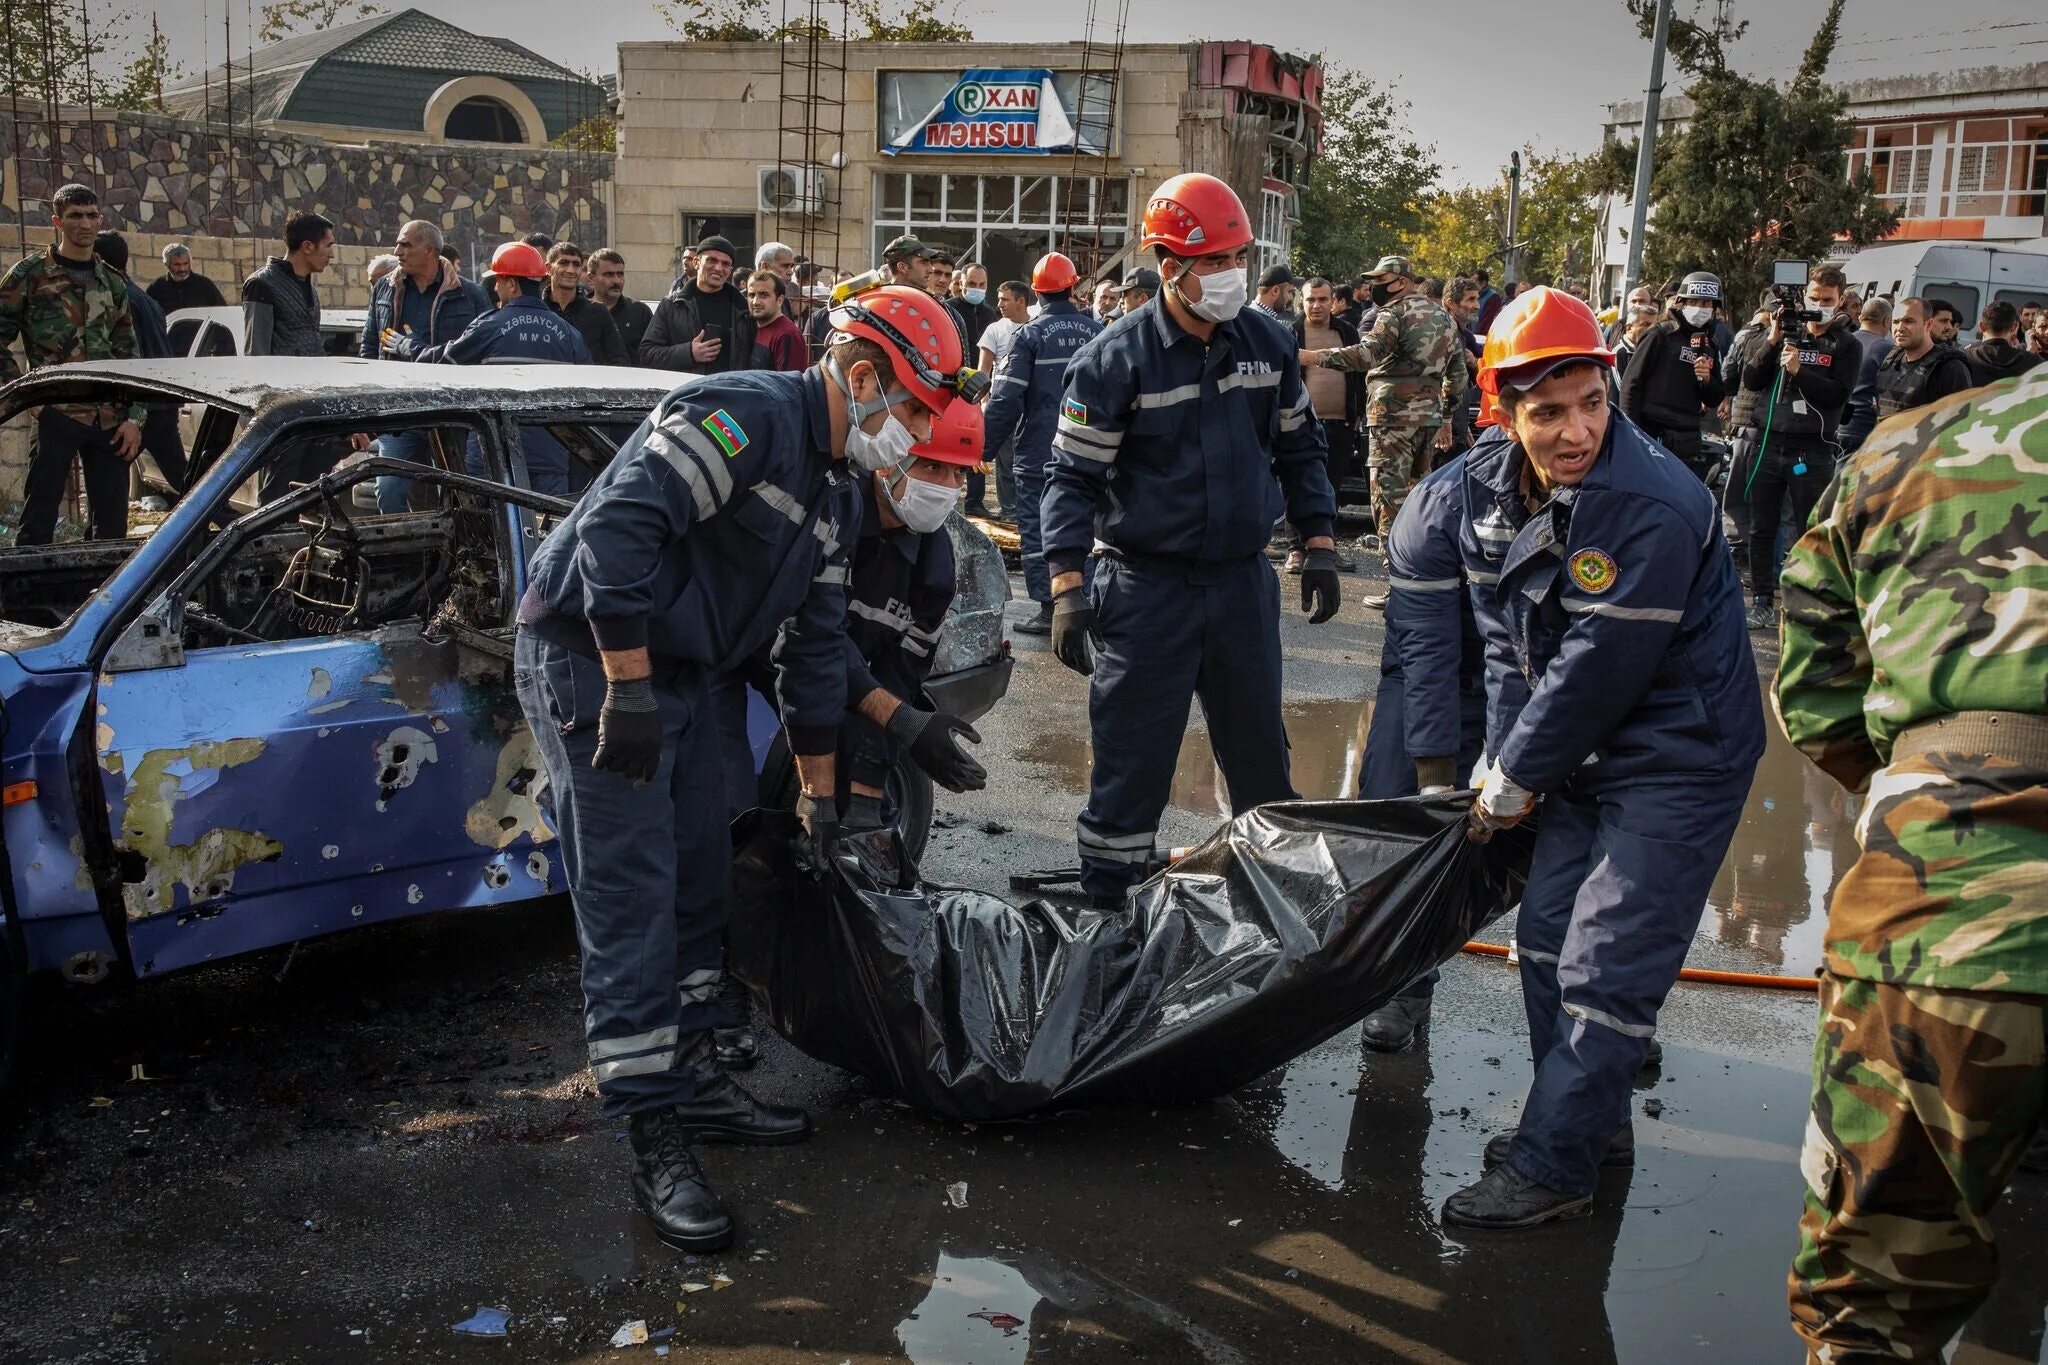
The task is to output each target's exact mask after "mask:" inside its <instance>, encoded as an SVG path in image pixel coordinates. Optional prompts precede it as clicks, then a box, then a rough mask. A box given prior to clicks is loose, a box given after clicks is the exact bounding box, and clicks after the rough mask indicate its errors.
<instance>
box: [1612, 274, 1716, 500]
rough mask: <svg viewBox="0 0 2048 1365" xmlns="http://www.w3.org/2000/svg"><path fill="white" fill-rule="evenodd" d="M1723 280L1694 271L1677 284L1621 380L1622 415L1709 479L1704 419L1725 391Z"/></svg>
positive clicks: (1640, 343) (1696, 472)
mask: <svg viewBox="0 0 2048 1365" xmlns="http://www.w3.org/2000/svg"><path fill="white" fill-rule="evenodd" d="M1720 301H1721V281H1720V280H1719V278H1717V277H1716V276H1713V275H1710V274H1708V273H1707V272H1706V271H1704V270H1695V271H1694V272H1693V273H1692V274H1690V275H1687V276H1686V277H1685V279H1683V280H1682V281H1680V282H1679V286H1678V297H1677V298H1676V299H1675V300H1673V306H1672V308H1671V310H1670V312H1669V313H1668V314H1667V315H1666V316H1665V317H1664V319H1663V320H1662V321H1661V322H1659V323H1657V325H1656V326H1654V327H1652V328H1650V330H1649V331H1647V332H1645V333H1643V335H1642V338H1641V339H1640V340H1639V341H1637V342H1636V346H1635V354H1634V355H1633V356H1632V357H1630V359H1629V363H1628V371H1627V373H1625V374H1623V375H1622V377H1621V410H1622V411H1623V412H1624V413H1626V414H1627V415H1628V418H1629V420H1630V421H1632V422H1634V423H1635V424H1636V425H1637V426H1639V427H1641V428H1642V429H1643V430H1644V431H1647V432H1648V433H1649V434H1650V435H1651V437H1652V438H1654V439H1655V440H1656V441H1657V442H1658V443H1659V444H1661V445H1662V446H1663V447H1664V448H1665V449H1666V450H1668V451H1670V452H1671V453H1672V454H1673V455H1676V456H1677V457H1678V458H1679V459H1680V461H1682V462H1683V463H1684V465H1685V467H1686V468H1687V469H1690V470H1691V471H1692V472H1693V473H1695V474H1697V475H1699V476H1700V478H1701V479H1705V478H1706V476H1707V469H1708V462H1707V457H1706V452H1705V448H1704V447H1703V446H1702V444H1701V442H1700V417H1701V415H1702V414H1704V413H1706V412H1710V411H1712V410H1713V409H1714V408H1716V407H1718V406H1720V403H1721V399H1722V398H1723V397H1724V396H1725V394H1726V390H1725V389H1723V388H1722V386H1721V375H1720V373H1719V370H1718V367H1717V366H1716V365H1715V363H1714V360H1715V357H1716V355H1717V354H1718V352H1717V350H1716V349H1715V346H1714V306H1715V305H1716V304H1718V303H1719V302H1720Z"/></svg>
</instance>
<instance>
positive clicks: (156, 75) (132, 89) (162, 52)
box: [101, 28, 185, 111]
mask: <svg viewBox="0 0 2048 1365" xmlns="http://www.w3.org/2000/svg"><path fill="white" fill-rule="evenodd" d="M184 74H185V67H184V64H183V63H182V62H174V61H172V60H171V39H170V35H169V34H167V33H165V32H164V31H163V30H162V29H161V28H159V29H157V30H156V31H155V32H154V33H152V34H151V36H150V39H149V41H148V42H146V43H144V44H143V45H142V51H141V53H140V54H139V55H137V56H136V58H135V59H134V60H133V61H131V62H129V63H128V66H127V69H126V70H124V71H123V72H122V73H121V80H120V83H119V84H117V85H114V86H111V87H109V88H108V89H107V90H106V92H105V97H104V99H103V100H102V101H101V102H102V103H104V104H105V105H106V106H107V107H108V108H109V109H139V110H157V111H161V110H162V109H163V107H164V103H163V91H164V87H165V86H167V85H175V84H177V82H178V78H179V77H181V76H183V75H184Z"/></svg>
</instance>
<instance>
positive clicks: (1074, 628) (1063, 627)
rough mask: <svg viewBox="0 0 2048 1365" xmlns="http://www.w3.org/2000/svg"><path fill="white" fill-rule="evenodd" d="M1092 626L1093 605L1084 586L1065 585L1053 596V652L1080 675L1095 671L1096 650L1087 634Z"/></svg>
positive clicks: (1093, 622) (1092, 628)
mask: <svg viewBox="0 0 2048 1365" xmlns="http://www.w3.org/2000/svg"><path fill="white" fill-rule="evenodd" d="M1094 629H1095V608H1094V607H1093V606H1092V605H1090V603H1089V601H1088V590H1087V589H1086V588H1068V589H1067V590H1066V591H1065V592H1063V593H1061V594H1060V595H1059V596H1058V597H1055V598H1054V599H1053V600H1052V652H1053V653H1054V654H1055V655H1057V656H1058V657H1059V661H1060V662H1061V663H1063V664H1065V665H1066V666H1067V667H1068V668H1071V669H1073V670H1074V671H1075V672H1076V673H1079V674H1080V675H1081V676H1082V677H1084V678H1085V677H1088V676H1089V675H1090V674H1092V673H1094V672H1095V650H1094V647H1093V646H1091V645H1090V644H1089V643H1088V636H1089V633H1090V632H1091V631H1093V630H1094Z"/></svg>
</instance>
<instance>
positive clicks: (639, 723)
mask: <svg viewBox="0 0 2048 1365" xmlns="http://www.w3.org/2000/svg"><path fill="white" fill-rule="evenodd" d="M590 766H591V767H593V768H602V769H603V770H604V771H606V772H608V773H617V774H618V775H619V776H620V777H625V778H630V779H631V780H632V781H634V782H636V783H638V784H640V785H642V786H645V785H646V784H647V783H649V782H651V781H653V780H654V771H655V769H657V768H659V767H660V766H661V710H660V708H659V707H658V706H657V704H656V703H655V700H654V684H653V683H651V682H649V681H648V680H647V679H646V678H635V679H633V680H632V681H631V682H619V681H617V680H616V679H614V680H612V681H610V682H607V683H606V684H605V686H604V709H603V710H601V711H599V712H598V713H597V752H596V753H594V754H592V755H591V756H590Z"/></svg>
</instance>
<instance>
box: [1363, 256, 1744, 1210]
mask: <svg viewBox="0 0 2048 1365" xmlns="http://www.w3.org/2000/svg"><path fill="white" fill-rule="evenodd" d="M1612 364H1613V355H1612V353H1611V352H1610V351H1608V349H1607V348H1606V346H1605V345H1604V344H1603V341H1602V338H1601V335H1600V324H1599V322H1598V320H1597V319H1595V318H1594V316H1593V310H1592V309H1590V308H1588V307H1587V306H1586V305H1585V304H1584V303H1582V302H1580V301H1579V300H1578V299H1575V298H1573V297H1571V296H1570V295H1568V294H1565V293H1562V292H1560V291H1558V290H1554V289H1543V288H1538V289H1532V290H1530V291H1529V292H1528V293H1527V294H1525V295H1522V296H1520V297H1517V298H1516V299H1515V300H1513V301H1512V302H1511V303H1509V304H1508V305H1507V307H1505V308H1503V309H1502V310H1501V313H1500V316H1499V317H1498V318H1497V319H1496V320H1495V322H1494V325H1493V330H1492V331H1491V332H1490V333H1489V334H1488V336H1487V341H1486V354H1485V358H1484V360H1483V361H1482V363H1481V366H1480V373H1479V382H1480V387H1481V388H1482V389H1483V390H1484V391H1485V392H1486V393H1487V394H1488V395H1490V396H1491V397H1492V398H1493V399H1494V400H1495V402H1496V403H1497V405H1498V417H1499V425H1500V428H1501V431H1502V433H1503V435H1504V436H1505V437H1506V438H1507V439H1501V440H1493V439H1489V440H1485V441H1482V442H1480V443H1479V444H1478V445H1476V446H1474V447H1473V448H1472V449H1471V450H1470V451H1469V452H1467V454H1466V455H1465V457H1464V462H1465V475H1464V480H1463V488H1462V490H1461V491H1460V494H1459V500H1460V501H1461V502H1462V504H1463V508H1464V520H1463V521H1462V523H1461V524H1460V526H1459V530H1458V546H1457V549H1458V562H1457V566H1456V567H1457V570H1458V572H1457V574H1456V575H1455V577H1456V578H1458V579H1462V580H1463V581H1464V583H1465V584H1467V585H1469V587H1468V589H1467V590H1468V591H1469V593H1470V595H1471V599H1472V609H1473V617H1474V622H1475V624H1476V625H1477V627H1478V631H1479V634H1480V636H1481V638H1482V639H1483V640H1484V641H1485V645H1486V653H1485V657H1486V687H1487V703H1488V704H1487V737H1486V752H1487V754H1488V755H1489V756H1490V758H1489V760H1488V762H1487V764H1486V766H1485V769H1484V771H1483V773H1482V774H1481V778H1480V781H1479V784H1478V786H1479V796H1478V799H1477V800H1476V801H1475V802H1474V804H1473V808H1472V815H1471V820H1472V826H1471V827H1472V832H1473V834H1474V836H1475V837H1479V838H1482V839H1483V838H1486V837H1490V835H1491V833H1492V831H1494V830H1496V829H1499V828H1503V827H1505V826H1507V825H1511V824H1514V823H1515V822H1517V821H1519V820H1520V819H1522V817H1523V816H1524V815H1526V814H1528V812H1529V811H1530V809H1531V808H1532V807H1533V805H1534V803H1535V802H1536V800H1537V799H1538V798H1539V797H1540V798H1541V799H1542V801H1543V811H1542V817H1541V821H1540V827H1539V829H1538V830H1537V833H1536V846H1535V856H1534V860H1533V862H1532V864H1531V866H1530V870H1529V880H1528V883H1527V885H1526V886H1525V888H1524V890H1523V893H1522V908H1521V913H1520V916H1519V918H1518V920H1517V923H1516V930H1515V938H1516V942H1517V944H1518V956H1519V959H1520V962H1521V974H1522V999H1523V1007H1524V1010H1525V1012H1526V1014H1527V1017H1528V1025H1529V1051H1530V1057H1531V1060H1532V1061H1533V1062H1534V1064H1535V1071H1536V1074H1535V1080H1534V1082H1533V1084H1532V1085H1531V1087H1530V1090H1529V1095H1528V1098H1527V1100H1526V1101H1525V1102H1524V1104H1523V1106H1522V1116H1521V1124H1520V1127H1518V1128H1517V1129H1515V1130H1514V1131H1513V1132H1511V1133H1504V1134H1501V1135H1499V1136H1497V1137H1495V1138H1494V1139H1493V1141H1491V1142H1489V1143H1488V1144H1487V1147H1486V1154H1485V1165H1486V1173H1485V1175H1484V1176H1482V1177H1481V1178H1480V1179H1479V1180H1478V1181H1476V1182H1474V1183H1473V1184H1471V1185H1469V1186H1467V1187H1466V1188H1465V1189H1462V1190H1460V1191H1459V1192H1458V1193H1456V1194H1454V1195H1452V1196H1451V1197H1450V1199H1449V1200H1448V1201H1446V1203H1445V1205H1444V1211H1443V1216H1444V1221H1445V1222H1447V1223H1450V1224H1454V1225H1458V1226H1463V1227H1475V1228H1519V1227H1528V1226H1531V1225H1533V1224H1536V1223H1542V1222H1547V1221H1549V1220H1551V1219H1557V1218H1572V1217H1578V1216H1581V1215H1583V1214H1585V1213H1586V1212H1588V1211H1589V1209H1590V1208H1591V1205H1592V1200H1593V1192H1594V1188H1595V1185H1596V1184H1597V1181H1598V1175H1599V1170H1600V1168H1601V1167H1602V1166H1603V1165H1606V1166H1613V1165H1627V1164H1630V1163H1631V1162H1633V1160H1634V1137H1633V1133H1632V1130H1631V1128H1630V1126H1629V1122H1628V1103H1629V1087H1630V1084H1631V1082H1632V1080H1633V1078H1634V1076H1635V1074H1636V1072H1637V1070H1638V1069H1639V1068H1640V1067H1641V1065H1642V1063H1643V1059H1644V1057H1645V1056H1646V1055H1647V1053H1648V1050H1649V1047H1650V1042H1651V1040H1652V1038H1653V1037H1654V1036H1655V1033H1656V1028H1657V1012H1658V1010H1659V1009H1660V1008H1661V1007H1662V1005H1663V1003H1664V997H1665V996H1666V995H1667V994H1668V993H1669V991H1670V989H1671V987H1672V985H1673V984H1674V983H1675V982H1676V981H1677V979H1678V971H1679V968H1680V966H1682V965H1683V963H1684V961H1685V953H1686V949H1687V947H1688V946H1689V945H1690V944H1691V942H1692V937H1693V933H1694V930H1695V929H1696V928H1697V927H1698V925H1699V919H1700V913H1701V911H1702V909H1703V908H1704V906H1705V904H1706V898H1707V893H1708V891H1709V890H1710V889H1711V888H1712V886H1713V881H1714V876H1715V874H1716V872H1718V871H1719V869H1720V866H1721V860H1722V858H1723V857H1724V856H1725V855H1726V853H1727V851H1728V844H1729V841H1730V839H1732V838H1733V836H1734V833H1735V828H1736V825H1737V824H1738V823H1739V822H1740V820H1741V817H1742V804H1743V799H1744V797H1745V796H1746V795H1747V794H1748V791H1749V784H1750V778H1751V776H1752V775H1753V773H1754V772H1755V769H1756V762H1757V759H1758V758H1759V757H1760V756H1761V755H1762V753H1763V747H1764V729H1763V707H1762V703H1761V700H1760V698H1759V695H1758V689H1757V684H1756V661H1755V658H1754V656H1753V655H1752V654H1751V653H1750V647H1749V634H1748V632H1747V631H1746V630H1745V629H1744V628H1743V607H1742V591H1741V588H1740V587H1739V586H1738V584H1737V583H1736V579H1735V566H1734V561H1733V559H1732V558H1731V556H1730V555H1729V553H1728V548H1727V544H1726V542H1725V541H1723V539H1722V535H1721V518H1720V513H1719V510H1718V509H1717V508H1716V507H1715V505H1714V497H1713V494H1711V493H1709V492H1708V491H1707V489H1706V488H1705V486H1704V485H1702V484H1701V483H1700V481H1699V480H1698V479H1697V478H1695V477H1694V476H1693V475H1692V473H1691V472H1690V471H1688V470H1687V469H1686V468H1685V467H1684V466H1683V465H1681V464H1680V463H1679V462H1678V461H1677V460H1676V459H1674V458H1673V457H1672V456H1671V455H1670V454H1669V453H1668V452H1666V451H1665V450H1664V448H1663V447H1662V446H1659V445H1658V444H1657V443H1656V442H1654V441H1652V440H1650V439H1649V438H1648V437H1647V436H1645V435H1644V434H1643V432H1642V431H1641V429H1640V428H1638V427H1637V426H1636V425H1635V424H1634V423H1633V422H1631V421H1629V420H1628V419H1627V418H1626V417H1620V416H1616V415H1614V414H1613V413H1612V412H1611V410H1610V409H1609V406H1608V368H1609V367H1610V366H1611V365H1612ZM1403 567H1405V568H1409V569H1411V571H1412V570H1413V569H1414V568H1415V567H1416V566H1413V565H1409V564H1407V563H1406V562H1405V561H1404V564H1403ZM1405 577H1406V575H1404V578H1405ZM1452 580H1453V575H1451V574H1450V573H1448V572H1437V571H1436V570H1435V569H1434V568H1433V567H1432V568H1430V577H1429V578H1428V579H1426V580H1418V581H1415V582H1410V583H1404V584H1403V590H1404V592H1406V591H1408V590H1409V589H1411V588H1419V589H1422V590H1430V589H1431V588H1432V587H1433V585H1434V586H1437V587H1441V585H1442V584H1443V583H1445V582H1447V581H1452ZM1443 590H1445V591H1453V590H1455V588H1443ZM1431 691H1432V694H1433V695H1436V696H1441V695H1442V692H1443V689H1442V688H1441V687H1438V688H1435V689H1432V690H1431ZM1437 747H1439V748H1442V747H1443V746H1442V745H1439V746H1437Z"/></svg>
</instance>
